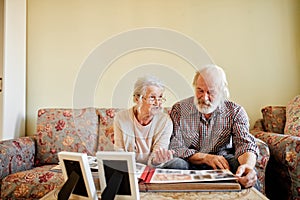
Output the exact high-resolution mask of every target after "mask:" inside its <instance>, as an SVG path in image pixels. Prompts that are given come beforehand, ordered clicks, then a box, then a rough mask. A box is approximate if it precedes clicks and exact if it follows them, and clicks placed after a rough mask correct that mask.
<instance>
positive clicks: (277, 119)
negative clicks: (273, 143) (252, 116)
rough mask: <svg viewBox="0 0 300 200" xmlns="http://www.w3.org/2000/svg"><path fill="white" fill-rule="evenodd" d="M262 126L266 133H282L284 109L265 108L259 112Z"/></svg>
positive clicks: (275, 107)
mask: <svg viewBox="0 0 300 200" xmlns="http://www.w3.org/2000/svg"><path fill="white" fill-rule="evenodd" d="M261 112H262V115H263V119H264V120H263V123H264V124H263V125H264V127H265V130H266V131H268V132H275V133H283V130H284V126H285V119H286V118H285V115H286V113H285V107H284V106H267V107H265V108H263V109H262V110H261Z"/></svg>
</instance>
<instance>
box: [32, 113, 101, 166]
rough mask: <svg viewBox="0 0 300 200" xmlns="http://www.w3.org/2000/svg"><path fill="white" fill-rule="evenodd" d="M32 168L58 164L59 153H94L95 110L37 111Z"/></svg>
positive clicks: (95, 144) (95, 146) (96, 117)
mask: <svg viewBox="0 0 300 200" xmlns="http://www.w3.org/2000/svg"><path fill="white" fill-rule="evenodd" d="M35 138H36V142H37V155H36V160H35V162H36V163H35V164H36V165H40V164H50V163H58V156H57V153H58V152H60V151H70V152H83V153H87V154H88V155H90V156H93V155H95V154H96V152H97V139H98V116H97V114H96V110H95V108H83V109H60V108H50V109H40V110H39V111H38V118H37V133H36V134H35Z"/></svg>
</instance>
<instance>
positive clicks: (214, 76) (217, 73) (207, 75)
mask: <svg viewBox="0 0 300 200" xmlns="http://www.w3.org/2000/svg"><path fill="white" fill-rule="evenodd" d="M199 76H201V77H202V78H203V79H204V80H205V82H206V84H207V86H208V87H210V86H211V87H216V89H217V90H218V92H221V98H222V99H223V100H225V99H228V98H229V89H228V83H227V79H226V74H225V72H224V70H223V69H222V68H221V67H219V66H217V65H215V64H209V65H205V66H204V67H203V68H202V69H200V70H198V71H196V74H195V76H194V80H193V86H194V88H195V87H196V83H197V80H198V78H199Z"/></svg>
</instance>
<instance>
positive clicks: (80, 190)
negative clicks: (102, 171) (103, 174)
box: [58, 151, 98, 200]
mask: <svg viewBox="0 0 300 200" xmlns="http://www.w3.org/2000/svg"><path fill="white" fill-rule="evenodd" d="M58 159H59V164H60V166H61V169H62V173H63V176H64V179H65V181H66V182H67V180H68V178H69V177H70V175H71V173H72V172H73V171H75V172H76V173H77V174H78V175H79V180H78V183H77V184H76V185H75V187H74V189H72V194H71V196H70V197H71V198H72V199H78V200H97V199H98V196H97V191H96V188H95V184H94V180H93V176H92V172H91V170H90V167H89V163H88V157H87V154H85V153H77V152H65V151H62V152H59V153H58Z"/></svg>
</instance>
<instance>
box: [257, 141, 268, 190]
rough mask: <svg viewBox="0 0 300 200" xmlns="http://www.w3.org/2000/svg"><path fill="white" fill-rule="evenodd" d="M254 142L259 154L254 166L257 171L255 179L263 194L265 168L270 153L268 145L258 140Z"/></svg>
mask: <svg viewBox="0 0 300 200" xmlns="http://www.w3.org/2000/svg"><path fill="white" fill-rule="evenodd" d="M255 141H256V145H257V146H258V148H259V154H258V158H257V161H256V165H255V168H256V171H257V178H258V180H259V181H258V184H259V189H260V192H262V193H263V194H265V174H266V167H267V164H268V161H269V159H270V151H269V147H268V145H267V144H266V143H265V142H264V141H262V140H260V139H258V138H255Z"/></svg>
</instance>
